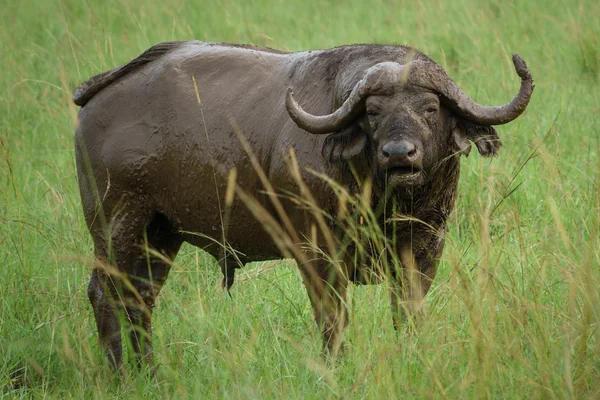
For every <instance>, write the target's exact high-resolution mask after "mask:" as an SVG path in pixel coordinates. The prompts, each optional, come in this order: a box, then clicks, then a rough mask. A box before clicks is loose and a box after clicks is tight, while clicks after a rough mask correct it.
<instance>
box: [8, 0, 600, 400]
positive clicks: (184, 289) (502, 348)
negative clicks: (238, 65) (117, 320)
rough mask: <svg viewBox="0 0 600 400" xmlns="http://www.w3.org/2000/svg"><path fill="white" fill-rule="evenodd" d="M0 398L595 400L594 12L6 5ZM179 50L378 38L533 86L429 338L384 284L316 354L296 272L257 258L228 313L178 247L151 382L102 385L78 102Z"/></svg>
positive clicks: (457, 71) (512, 4)
mask: <svg viewBox="0 0 600 400" xmlns="http://www.w3.org/2000/svg"><path fill="white" fill-rule="evenodd" d="M0 16H1V19H0V59H1V60H2V61H1V71H0V263H1V264H2V267H1V268H0V397H2V396H7V397H36V398H37V397H40V398H41V397H44V398H46V397H50V398H63V397H74V398H83V397H85V398H104V397H109V398H110V397H114V398H117V397H118V398H124V397H125V396H126V397H128V398H129V397H132V396H133V397H140V398H142V397H143V398H182V397H183V398H185V397H190V398H206V397H215V398H216V397H218V398H315V399H316V398H319V399H321V398H330V397H333V398H336V397H344V398H451V399H468V398H473V399H480V398H493V399H496V398H509V399H516V398H527V399H530V398H543V399H551V398H561V399H562V398H589V399H597V398H600V123H599V121H598V119H599V118H600V97H599V95H598V93H599V89H600V3H598V2H597V1H593V0H587V1H569V2H567V1H558V0H544V1H542V0H531V1H526V0H519V1H517V0H509V1H498V0H485V1H476V0H461V1H452V2H450V1H447V2H446V1H442V0H433V1H419V0H416V1H400V0H390V1H373V2H365V1H357V0H348V1H344V2H342V1H331V2H328V1H312V2H311V1H308V2H307V1H305V0H285V1H283V0H279V1H272V2H267V1H264V0H263V1H248V2H241V1H240V2H238V1H232V0H220V1H214V2H209V1H205V2H200V1H198V2H191V1H187V2H186V1H184V0H165V1H163V2H153V1H147V0H142V1H141V0H135V1H134V0H107V1H95V0H89V1H87V2H82V1H75V0H64V1H60V0H22V1H16V0H7V1H5V2H3V5H2V6H1V7H0ZM174 39H199V40H207V41H224V42H240V43H254V44H258V45H266V46H269V47H276V48H280V49H283V50H301V49H310V48H327V47H332V46H335V45H339V44H347V43H359V42H363V43H364V42H376V43H399V44H408V45H412V46H414V47H417V48H418V49H420V50H422V51H424V52H425V53H426V54H428V55H430V56H431V57H432V58H433V59H434V60H436V61H437V62H439V63H440V64H441V65H442V66H444V67H445V68H446V70H447V71H448V72H449V74H450V76H452V77H453V78H454V80H455V81H456V82H458V84H459V85H460V86H461V87H462V88H463V89H464V90H465V91H466V92H467V93H468V94H470V95H471V96H472V97H473V98H474V99H475V100H476V101H479V102H481V103H484V104H502V103H504V102H506V101H507V100H508V99H510V98H511V97H512V96H513V94H514V93H516V90H517V87H518V78H517V76H516V75H515V74H514V70H513V68H512V65H511V62H510V55H511V54H512V53H513V52H516V53H519V54H520V55H521V56H523V58H525V60H527V62H528V63H529V66H530V67H531V70H532V73H533V76H534V79H535V82H536V90H535V92H534V95H533V99H532V101H531V104H530V106H529V108H528V110H527V112H526V113H525V115H524V116H522V117H521V118H519V119H518V120H516V121H515V122H513V123H511V124H509V125H506V126H503V127H500V128H499V129H498V131H499V134H500V136H501V137H502V141H503V143H504V147H502V149H501V151H500V155H499V157H498V158H497V159H493V160H492V161H489V160H487V159H485V160H484V159H482V158H480V157H478V155H477V154H474V153H472V155H471V156H470V157H469V158H468V159H463V161H462V166H463V174H462V177H461V185H460V193H459V198H458V202H457V207H456V210H455V212H454V214H453V216H452V223H451V226H450V231H449V235H448V239H447V245H446V249H445V253H444V258H443V260H442V264H441V267H440V271H439V273H438V276H437V278H436V281H435V283H434V285H433V288H432V291H431V292H430V293H429V295H428V297H427V301H426V313H425V315H424V317H423V320H422V321H421V327H420V330H419V332H417V333H414V334H409V333H407V332H404V331H401V332H399V333H396V332H395V331H394V330H393V327H392V324H391V315H390V310H389V305H388V295H387V292H386V289H385V287H383V286H372V287H353V288H352V289H351V291H350V298H351V303H350V308H351V322H350V326H349V328H348V332H347V336H346V337H347V343H346V351H345V356H344V358H343V359H341V360H339V361H338V363H337V364H336V365H335V366H331V365H327V364H325V363H324V362H323V360H322V359H321V358H320V354H319V350H320V339H319V337H320V335H319V333H318V331H317V328H316V325H315V324H314V322H313V317H312V311H311V308H310V305H309V302H308V297H307V296H306V293H305V290H304V287H303V286H302V282H301V279H300V277H299V274H298V272H297V270H296V266H295V264H294V263H293V262H291V261H284V262H281V263H279V264H277V265H275V266H273V264H272V263H268V264H263V265H260V264H252V265H249V266H248V267H247V268H246V269H244V270H242V272H239V273H238V280H237V282H236V284H235V285H234V287H233V290H232V294H233V299H230V298H229V297H228V296H227V295H226V293H225V292H224V291H223V290H222V289H221V288H220V279H221V273H220V271H219V269H218V268H217V266H216V264H215V261H214V260H213V259H212V258H209V257H207V256H206V255H205V254H204V253H203V252H202V251H200V250H198V249H195V248H192V247H185V248H184V249H183V251H182V252H181V253H180V256H179V257H178V258H177V261H176V263H175V266H174V269H173V271H172V273H171V277H170V279H169V281H168V283H167V285H166V287H165V289H164V290H163V292H162V293H161V296H160V298H159V302H158V307H157V309H156V311H155V323H154V327H155V328H154V340H155V350H156V353H157V357H158V361H159V362H160V364H161V367H160V369H159V371H158V373H157V375H156V376H155V377H154V378H151V379H148V378H146V377H145V376H139V375H137V376H136V375H135V374H132V375H129V376H128V377H127V378H124V379H122V380H116V379H113V378H111V376H110V375H109V374H107V373H106V372H105V371H106V365H105V361H104V357H103V354H102V353H101V351H100V349H99V347H98V344H97V335H96V329H95V323H94V319H93V315H92V312H91V308H90V306H89V303H88V300H87V295H86V287H87V282H88V279H89V275H90V271H91V261H92V254H93V252H92V243H91V240H90V238H89V236H88V233H87V230H86V228H85V224H84V221H83V215H82V212H81V209H80V208H81V207H80V200H79V194H78V189H77V182H76V174H75V163H74V150H73V148H74V146H73V131H74V126H75V123H76V115H77V108H76V107H75V106H74V105H73V104H72V103H71V101H70V99H71V94H72V92H73V89H74V88H75V87H76V86H77V85H78V84H79V83H80V82H82V81H83V80H85V79H87V78H88V77H90V76H91V75H94V74H96V73H98V72H101V71H103V70H106V69H108V68H112V67H114V66H116V65H118V64H121V63H123V62H125V61H128V60H130V59H131V58H133V57H135V56H137V55H138V54H139V53H140V52H142V51H143V50H145V49H146V48H148V47H149V46H150V45H152V44H154V43H157V42H160V41H167V40H174Z"/></svg>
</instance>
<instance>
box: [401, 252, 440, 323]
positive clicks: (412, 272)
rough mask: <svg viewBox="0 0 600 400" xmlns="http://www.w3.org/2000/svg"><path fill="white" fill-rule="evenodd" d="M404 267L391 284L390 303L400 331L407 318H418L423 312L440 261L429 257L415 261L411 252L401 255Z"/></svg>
mask: <svg viewBox="0 0 600 400" xmlns="http://www.w3.org/2000/svg"><path fill="white" fill-rule="evenodd" d="M401 259H402V267H401V268H400V270H399V271H397V272H396V274H395V276H396V279H392V282H391V283H390V301H391V306H392V321H393V324H394V329H396V330H398V329H399V328H400V326H401V325H402V324H403V323H404V322H405V321H406V320H407V317H409V316H410V317H411V318H412V317H418V316H419V315H420V314H421V312H422V310H423V303H424V300H425V295H426V294H427V292H428V291H429V289H430V287H431V284H432V283H433V279H434V278H435V274H436V271H437V264H438V262H439V261H438V260H437V259H434V258H432V257H431V256H429V255H428V257H424V258H417V259H415V258H414V257H413V255H412V252H410V251H403V252H402V253H401Z"/></svg>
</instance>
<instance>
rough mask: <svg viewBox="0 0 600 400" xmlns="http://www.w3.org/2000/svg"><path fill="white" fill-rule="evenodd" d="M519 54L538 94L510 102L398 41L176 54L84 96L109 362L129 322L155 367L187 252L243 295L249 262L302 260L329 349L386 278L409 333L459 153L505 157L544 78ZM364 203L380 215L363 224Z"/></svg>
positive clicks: (217, 47)
mask: <svg viewBox="0 0 600 400" xmlns="http://www.w3.org/2000/svg"><path fill="white" fill-rule="evenodd" d="M512 60H513V63H514V66H515V69H516V72H517V74H518V75H519V77H520V78H521V86H520V89H519V91H518V94H517V95H516V96H515V97H514V98H513V99H512V101H510V102H509V103H507V104H505V105H503V106H497V107H488V106H483V105H480V104H478V103H475V102H474V101H473V100H472V99H471V98H469V97H468V96H467V95H466V94H465V93H464V92H463V91H462V90H461V89H460V88H459V87H458V86H457V85H456V84H455V83H454V82H453V81H452V80H451V79H450V78H449V77H448V75H447V74H446V72H445V71H444V70H443V69H442V68H441V67H440V66H439V65H438V64H436V63H435V62H434V61H432V60H431V59H430V58H428V57H427V56H426V55H424V54H422V53H420V52H418V51H416V50H414V49H412V48H409V47H405V46H396V45H375V44H361V45H348V46H341V47H336V48H333V49H328V50H315V51H303V52H295V53H287V52H281V51H277V50H273V49H268V48H259V47H254V46H246V45H233V44H218V43H204V42H198V41H178V42H168V43H161V44H157V45H155V46H153V47H151V48H150V49H148V50H147V51H145V52H144V53H143V54H141V55H140V56H139V57H137V58H135V59H134V60H132V61H130V62H128V63H126V64H124V65H122V66H120V67H117V68H115V69H112V70H110V71H107V72H104V73H101V74H99V75H97V76H95V77H92V78H91V79H89V80H88V81H86V82H85V83H83V84H82V85H81V86H79V87H78V88H77V89H76V91H75V94H74V96H73V101H74V102H75V104H76V105H78V106H81V109H80V111H79V117H78V125H77V128H76V132H75V147H76V152H75V154H76V163H77V172H78V182H79V188H80V194H81V200H82V205H83V211H84V214H85V220H86V223H87V226H88V229H89V232H90V234H91V236H92V239H93V244H94V251H95V260H96V261H95V263H94V268H93V271H92V276H91V280H90V283H89V287H88V295H89V299H90V302H91V305H92V308H93V311H94V316H95V320H96V324H97V328H98V333H99V339H100V343H101V345H102V346H103V347H104V349H105V351H106V355H107V357H108V360H109V363H110V364H111V365H112V366H113V367H117V368H118V366H120V365H121V364H122V344H121V326H120V325H121V322H122V321H125V322H126V323H127V325H128V328H129V329H128V332H129V337H130V339H131V342H132V346H133V350H134V352H135V354H136V359H137V361H138V363H139V364H140V365H142V364H144V363H151V359H152V343H151V336H152V333H151V317H152V309H153V307H154V303H155V299H156V297H157V295H158V294H159V292H160V290H161V288H162V287H163V285H164V283H165V281H166V279H167V276H168V274H169V269H170V266H171V265H172V261H173V259H174V258H175V256H176V255H177V252H178V250H179V249H180V246H181V245H182V243H183V242H188V243H191V244H192V245H195V246H198V247H200V248H202V249H204V250H205V251H207V252H208V253H210V254H211V255H212V256H214V257H215V258H217V259H218V260H219V263H220V265H221V268H222V270H223V273H224V281H223V284H224V286H225V287H226V289H227V290H229V289H230V288H231V285H232V284H233V277H234V271H235V268H237V267H239V266H242V265H244V264H245V263H248V262H251V261H263V260H271V259H278V258H282V257H293V258H295V259H296V261H297V263H298V266H299V269H300V271H301V275H302V278H303V282H304V284H305V286H306V288H307V291H308V295H309V298H310V302H311V304H312V307H313V309H314V314H315V319H316V322H317V324H318V325H319V327H320V329H321V331H322V335H323V346H324V351H325V352H329V353H333V354H335V353H337V351H338V350H339V349H340V344H341V343H342V336H343V331H344V328H345V327H346V325H347V323H348V317H347V309H346V302H345V297H346V291H347V287H348V285H349V283H350V282H354V283H377V282H380V281H381V279H380V278H382V277H383V278H387V281H389V282H390V293H391V303H392V307H393V311H394V313H393V315H394V325H395V326H397V325H398V324H399V323H400V322H401V318H402V317H403V315H404V313H405V312H406V311H407V312H408V315H411V314H410V313H415V312H417V311H418V310H419V308H420V301H421V299H422V296H423V295H425V294H426V293H427V291H428V290H429V287H430V285H431V282H432V280H433V278H434V276H435V273H436V268H437V265H438V263H439V259H440V256H441V254H442V250H443V247H444V233H445V231H446V228H447V226H446V224H447V220H448V216H449V215H450V213H451V211H452V209H453V207H454V203H455V199H456V190H457V184H458V180H459V173H460V155H461V154H462V155H467V154H468V153H469V151H470V150H471V143H474V144H475V145H476V147H477V149H478V151H479V153H480V154H481V155H483V156H486V157H487V156H495V155H496V154H497V151H498V149H499V148H500V146H501V142H500V139H499V137H498V135H497V133H496V131H495V129H494V128H493V126H494V125H500V124H505V123H507V122H510V121H512V120H514V119H515V118H517V117H518V116H519V115H521V114H522V113H523V112H524V111H525V109H526V107H527V105H528V103H529V100H530V98H531V95H532V92H533V88H534V86H533V79H532V77H531V73H530V71H529V69H528V67H527V65H526V63H525V62H524V61H523V59H521V58H520V57H519V56H518V55H514V56H513V58H512ZM353 196H355V197H356V198H360V199H363V203H364V204H366V207H367V208H368V209H370V210H372V212H371V213H368V214H364V213H363V214H361V215H360V218H359V217H357V215H358V214H357V213H360V212H359V210H358V209H359V207H358V200H357V201H356V202H354V203H352V201H350V200H348V199H351V198H353ZM341 209H344V210H345V211H343V210H342V211H340V210H341ZM357 210H358V211H357ZM365 215H366V217H365ZM369 216H371V217H369ZM350 220H353V221H355V222H356V224H355V226H358V227H359V228H360V227H361V226H363V227H364V226H368V225H371V226H375V227H376V228H377V229H378V232H382V241H381V243H383V247H381V246H379V247H378V246H369V245H367V244H365V242H363V240H362V239H361V238H363V239H364V241H368V240H369V239H368V238H365V236H364V235H363V236H361V235H351V234H349V232H350V231H349V230H348V229H349V228H348V221H350ZM357 255H358V256H357ZM382 259H384V261H385V262H383V263H382V262H381V260H382ZM376 265H378V266H381V265H383V267H376ZM120 312H123V314H122V315H124V316H125V318H119V313H120Z"/></svg>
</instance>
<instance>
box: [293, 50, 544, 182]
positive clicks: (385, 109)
mask: <svg viewBox="0 0 600 400" xmlns="http://www.w3.org/2000/svg"><path fill="white" fill-rule="evenodd" d="M513 63H514V65H515V69H516V71H517V74H518V75H519V76H520V77H521V88H520V90H519V93H518V94H517V96H516V97H515V98H514V99H513V100H512V101H511V102H509V103H508V104H505V105H503V106H500V107H486V106H482V105H480V104H477V103H475V102H474V101H473V100H471V99H470V98H469V97H468V96H467V95H466V94H465V93H464V92H463V91H461V90H460V89H459V88H458V86H457V85H456V84H455V83H454V82H453V81H452V80H451V79H450V78H449V77H448V75H447V74H446V72H445V71H444V70H443V69H442V68H441V67H440V66H439V65H437V64H435V63H433V62H431V61H425V60H414V61H411V62H409V63H407V64H399V63H396V62H381V63H378V64H376V65H374V66H372V67H370V68H369V69H367V70H366V72H365V73H364V75H363V76H362V78H361V79H360V80H359V81H358V83H356V84H355V85H354V87H353V88H352V89H351V90H350V91H349V92H348V94H347V95H346V96H344V97H345V99H344V101H343V103H342V104H341V106H340V107H339V108H337V109H336V110H335V111H334V112H332V113H331V114H328V115H322V116H317V115H312V114H309V113H307V112H306V111H304V110H303V109H302V107H301V106H300V105H299V104H298V103H297V102H296V100H295V99H294V97H293V93H292V88H289V89H288V92H287V97H286V107H287V111H288V113H289V115H290V116H291V118H292V119H293V120H294V122H295V123H296V124H297V125H298V126H299V127H300V128H302V129H304V130H306V131H308V132H310V133H313V134H329V133H333V135H331V137H334V138H335V137H336V136H338V137H341V136H343V135H345V136H346V137H345V138H344V139H343V141H342V143H343V144H342V145H341V146H338V147H340V148H339V149H338V150H337V151H336V150H332V149H331V147H332V146H329V150H328V151H327V152H328V153H329V155H331V152H332V151H334V152H336V154H337V157H338V158H340V159H350V158H351V157H353V156H356V155H358V154H360V153H361V152H362V150H363V149H364V148H365V147H367V146H369V147H370V148H371V149H372V153H373V154H372V158H373V160H372V161H374V162H373V164H374V166H375V173H376V175H377V176H379V177H383V178H385V181H386V182H387V185H388V187H389V185H391V186H393V187H398V186H400V187H406V188H408V187H412V186H418V185H421V184H423V183H424V182H425V181H426V179H427V176H428V175H430V173H431V172H432V170H433V169H434V168H435V167H436V165H438V164H439V163H440V161H442V160H443V159H445V158H447V157H448V156H449V155H451V154H453V153H454V154H456V153H463V154H468V152H469V150H470V144H469V140H468V139H471V140H475V139H476V138H477V136H478V135H480V136H481V135H483V134H486V133H487V134H490V135H491V136H493V137H495V138H496V139H497V136H496V134H495V131H494V129H493V128H492V126H493V125H500V124H504V123H507V122H510V121H512V120H514V119H515V118H517V117H518V116H519V115H520V114H521V113H522V112H523V111H524V110H525V108H526V107H527V104H528V103H529V99H530V98H531V94H532V91H533V80H532V78H531V74H530V72H529V69H528V68H527V65H526V64H525V61H523V59H522V58H521V57H519V56H518V55H516V54H515V55H514V56H513ZM334 132H335V133H334ZM328 139H329V138H328ZM334 140H335V139H334ZM327 143H328V142H327V141H326V146H327ZM487 146H489V145H487ZM495 146H497V147H499V143H498V144H497V145H495ZM477 147H478V149H479V151H480V152H481V153H482V154H483V155H491V154H495V152H496V150H497V147H494V148H489V147H487V148H486V144H484V143H483V142H482V143H481V144H479V143H478V144H477Z"/></svg>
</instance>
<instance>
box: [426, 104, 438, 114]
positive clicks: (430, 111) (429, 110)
mask: <svg viewBox="0 0 600 400" xmlns="http://www.w3.org/2000/svg"><path fill="white" fill-rule="evenodd" d="M437 111H438V108H437V106H434V105H430V106H427V108H426V109H425V114H434V113H436V112H437Z"/></svg>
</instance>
